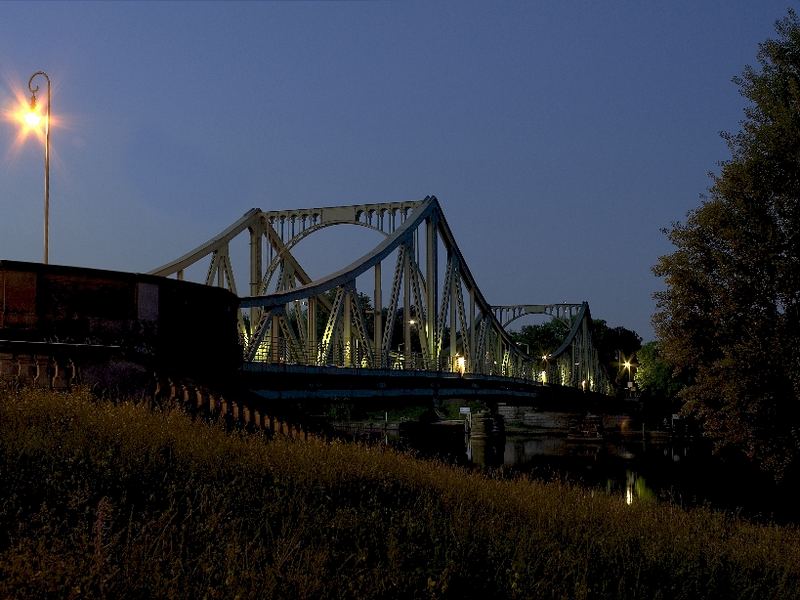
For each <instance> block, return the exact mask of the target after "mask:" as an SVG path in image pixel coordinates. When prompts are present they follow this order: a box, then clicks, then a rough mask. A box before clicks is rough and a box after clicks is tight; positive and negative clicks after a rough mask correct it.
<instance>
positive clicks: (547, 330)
mask: <svg viewBox="0 0 800 600" xmlns="http://www.w3.org/2000/svg"><path fill="white" fill-rule="evenodd" d="M567 335H569V325H567V324H566V323H565V322H564V321H562V320H560V319H552V320H550V321H547V322H545V323H541V324H539V325H525V326H524V327H523V328H522V329H520V330H519V331H513V332H511V338H512V339H513V340H514V341H515V342H516V343H517V344H518V345H520V346H524V347H525V350H526V351H529V352H530V354H531V355H532V356H546V355H548V354H550V353H552V352H555V351H556V350H558V347H559V346H560V345H561V343H562V342H563V341H564V340H565V339H566V337H567Z"/></svg>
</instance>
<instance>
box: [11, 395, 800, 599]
mask: <svg viewBox="0 0 800 600" xmlns="http://www.w3.org/2000/svg"><path fill="white" fill-rule="evenodd" d="M798 585H800V531H798V530H797V529H793V528H783V527H777V526H776V527H769V526H756V525H750V524H746V523H743V522H739V521H736V520H735V519H733V518H731V517H726V516H722V515H720V514H715V513H712V512H708V511H706V510H693V511H690V512H686V511H683V510H680V509H677V508H672V507H665V506H655V505H638V506H637V505H633V506H627V505H625V504H624V502H622V501H620V500H619V499H614V498H611V497H608V496H605V495H603V494H599V493H596V494H594V495H592V494H591V493H589V492H587V491H584V490H581V489H578V488H574V487H570V486H567V485H562V484H557V483H549V484H540V483H535V482H530V481H524V480H519V481H501V480H492V479H488V478H486V477H484V476H481V475H478V474H474V473H467V472H463V471H460V470H457V469H453V468H450V467H447V466H444V465H440V464H435V463H431V462H424V461H418V460H414V459H413V458H410V457H408V456H405V455H401V454H398V453H395V452H393V451H389V450H383V449H380V448H364V447H358V446H352V445H347V444H341V443H328V442H324V441H319V440H311V441H293V440H288V439H275V440H273V441H268V440H266V439H265V438H263V437H261V436H258V435H246V434H241V433H226V432H225V431H224V430H222V429H221V428H219V427H215V426H209V425H205V424H202V423H198V422H192V421H191V420H190V419H188V418H187V417H186V416H184V415H183V414H182V413H180V412H179V411H172V412H163V413H151V412H149V411H148V410H147V409H146V408H144V407H142V406H135V405H132V404H127V403H122V404H118V405H113V404H111V403H95V402H93V401H92V400H91V398H90V397H89V396H88V394H83V393H73V394H69V395H62V394H55V393H45V392H35V391H23V392H20V393H15V392H10V391H0V597H1V598H6V597H19V598H35V597H43V596H46V595H48V594H52V595H53V596H55V597H76V598H78V597H109V598H111V597H113V598H121V597H176V598H177V597H183V598H203V597H207V598H223V597H225V598H227V597H231V598H233V597H239V598H248V597H265V598H268V597H285V598H308V597H333V598H335V597H348V598H375V597H382V598H400V597H417V598H442V597H453V598H498V597H518V598H550V597H555V598H602V597H612V598H701V597H718V598H736V597H746V598H759V599H760V598H791V597H800V591H799V590H798Z"/></svg>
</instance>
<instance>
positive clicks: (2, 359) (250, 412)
mask: <svg viewBox="0 0 800 600" xmlns="http://www.w3.org/2000/svg"><path fill="white" fill-rule="evenodd" d="M0 382H6V383H7V384H10V385H11V386H13V387H22V386H25V387H31V388H35V389H44V390H55V391H69V390H71V389H72V388H74V387H75V386H76V385H78V384H79V383H80V369H79V368H78V366H77V365H76V364H75V362H74V361H73V360H72V359H71V358H56V357H53V356H48V355H37V354H20V353H13V354H12V353H6V352H0ZM152 389H153V393H152V396H153V399H154V400H155V401H156V402H163V401H176V402H178V403H179V404H181V405H182V406H183V407H184V408H185V409H186V410H187V411H189V412H191V413H193V414H195V415H202V416H204V417H207V418H211V419H215V418H221V419H223V420H224V421H225V423H226V424H227V425H229V426H233V427H243V428H245V429H248V430H251V431H263V432H265V433H269V434H278V435H286V436H290V437H295V438H299V437H307V436H308V432H307V431H306V430H304V429H303V428H302V426H301V425H300V424H299V423H297V422H294V421H292V420H289V419H287V418H285V417H277V416H275V415H268V414H266V413H265V412H264V411H263V410H262V409H259V408H254V407H252V406H250V405H249V404H247V403H246V402H242V401H239V400H232V399H229V398H226V397H224V396H222V395H219V394H215V393H213V392H211V391H209V390H207V389H205V388H203V387H202V386H196V385H193V384H189V383H181V382H175V381H173V380H170V379H161V378H158V379H157V380H156V382H155V386H154V388H152Z"/></svg>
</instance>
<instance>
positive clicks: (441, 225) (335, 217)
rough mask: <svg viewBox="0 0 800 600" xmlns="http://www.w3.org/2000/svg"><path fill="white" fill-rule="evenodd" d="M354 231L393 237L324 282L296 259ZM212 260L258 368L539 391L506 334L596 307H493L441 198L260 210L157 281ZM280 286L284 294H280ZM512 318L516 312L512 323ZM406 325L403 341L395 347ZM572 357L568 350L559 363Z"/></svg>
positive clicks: (532, 361)
mask: <svg viewBox="0 0 800 600" xmlns="http://www.w3.org/2000/svg"><path fill="white" fill-rule="evenodd" d="M342 224H348V225H357V226H362V227H366V228H369V229H372V230H375V231H378V232H379V233H381V234H382V235H383V239H382V241H381V242H380V243H379V244H378V245H377V246H375V247H374V248H373V249H372V250H371V251H369V252H367V253H366V254H364V255H363V256H361V257H359V258H358V259H356V260H355V261H353V262H352V263H350V264H349V265H347V266H344V267H343V268H341V269H339V270H337V271H335V272H332V273H329V274H328V275H325V276H323V277H319V278H316V279H312V278H311V277H310V276H309V275H308V273H307V272H306V271H305V270H304V269H303V267H302V266H301V265H300V263H299V262H298V260H297V258H296V257H295V256H294V255H293V254H292V250H293V249H294V248H295V246H296V245H297V244H298V243H299V242H300V241H301V240H303V239H305V238H307V237H308V236H310V235H311V234H313V233H315V232H317V231H320V230H321V229H324V228H326V227H331V226H334V225H342ZM240 235H244V236H249V242H250V244H249V247H250V260H249V293H247V294H244V295H242V294H239V293H238V292H237V286H236V280H235V277H234V272H233V271H234V270H233V264H232V262H231V260H230V252H229V244H230V242H231V241H232V240H233V239H235V238H237V237H238V236H240ZM203 261H207V262H208V263H209V264H208V271H207V276H206V279H205V283H206V284H208V285H218V286H222V287H227V288H228V289H230V290H231V291H233V292H234V293H237V295H239V296H240V307H241V309H242V310H241V311H240V316H239V331H240V336H241V339H242V344H243V347H244V355H245V359H246V360H247V361H252V362H267V363H296V364H301V365H310V366H322V365H332V366H341V367H351V368H369V369H386V368H393V367H398V366H399V367H400V368H404V369H421V370H428V371H430V370H433V371H446V372H448V371H449V372H452V371H459V372H461V373H462V374H466V373H469V374H476V375H500V376H506V377H519V378H523V379H529V380H533V381H536V380H537V379H538V378H539V375H540V371H541V369H540V365H539V364H538V362H539V360H540V359H539V357H532V356H529V355H528V354H526V353H525V352H523V351H522V350H521V349H519V348H518V347H517V346H516V344H515V343H514V341H513V339H512V338H511V336H510V335H509V334H508V332H507V331H506V329H505V325H507V324H508V323H510V322H511V321H513V320H514V319H516V318H519V316H522V314H532V313H531V312H530V311H533V310H536V307H544V308H543V309H542V310H543V311H545V314H551V315H554V316H556V318H566V315H567V314H568V313H567V312H564V311H566V310H567V309H566V308H564V307H572V308H569V310H570V311H573V312H575V314H576V316H577V313H578V312H580V311H576V310H575V309H574V307H576V306H585V310H584V311H583V312H581V314H582V315H583V314H585V315H586V318H587V319H588V305H585V303H584V305H523V306H522V308H521V309H520V308H519V307H516V308H514V307H493V306H492V305H490V304H489V303H488V302H487V300H486V299H485V297H484V295H483V293H482V292H481V290H480V289H479V287H478V285H477V283H476V281H475V279H474V277H473V276H472V273H471V272H470V270H469V267H468V265H467V264H466V261H465V260H464V257H463V254H462V253H461V251H460V249H459V247H458V245H457V243H456V240H455V236H454V235H453V233H452V231H451V230H450V227H449V225H448V223H447V220H446V218H445V215H444V212H443V211H442V208H441V206H440V204H439V202H438V200H437V199H436V198H435V197H434V196H427V197H425V198H424V199H422V200H418V201H406V202H393V203H391V202H390V203H379V204H359V205H350V206H334V207H324V208H312V209H294V210H286V211H268V212H265V211H261V210H259V209H251V210H250V211H248V212H247V213H245V214H244V215H243V216H242V217H241V218H240V219H239V220H237V221H236V222H234V223H233V224H232V225H231V226H229V227H228V228H227V229H225V230H223V231H222V232H220V233H219V234H218V235H216V236H214V237H213V238H211V239H210V240H208V241H207V242H205V243H203V244H201V245H200V246H198V247H197V248H195V249H194V250H192V251H190V252H188V253H187V254H185V255H183V256H182V257H180V258H178V259H176V260H174V261H172V262H170V263H167V264H166V265H163V266H162V267H159V268H158V269H154V270H153V271H152V272H151V273H152V274H155V275H161V276H176V277H178V278H182V277H183V273H184V270H185V269H187V268H188V267H190V266H192V265H196V264H199V263H201V262H203ZM440 264H442V265H443V266H444V269H442V270H441V271H443V273H444V274H443V276H440V269H439V265H440ZM389 269H393V270H392V271H389ZM384 271H386V273H387V274H389V273H391V274H392V277H391V282H392V283H391V285H390V286H389V287H390V289H388V290H384V289H383V273H384ZM370 273H371V274H372V281H373V285H372V286H371V289H369V290H367V293H366V295H367V296H369V298H370V300H371V304H372V306H373V307H375V308H373V310H371V311H370V312H368V311H367V309H366V307H365V306H363V304H364V303H363V302H362V298H363V296H364V295H365V292H364V291H360V290H358V289H357V288H356V278H362V282H363V277H364V276H368V275H370ZM273 280H274V282H275V290H274V291H269V292H268V291H267V289H268V286H269V285H270V282H271V281H273ZM387 292H388V293H387ZM548 307H549V308H548ZM507 308H510V310H511V312H510V313H508V314H506V313H504V310H505V309H507ZM498 309H499V311H498ZM525 310H527V311H528V312H527V313H525V312H524V311H525ZM548 310H549V311H550V313H547V312H546V311H548ZM515 311H516V312H515ZM569 314H570V315H571V314H572V313H569ZM508 316H510V317H511V318H510V320H508V319H507V318H506V317H508ZM398 319H401V320H402V327H401V328H402V331H403V335H402V337H403V342H402V343H401V344H400V345H399V346H397V347H394V346H393V344H392V335H393V332H394V329H395V323H396V321H397V320H398ZM583 332H584V329H581V328H580V327H579V328H578V329H576V330H575V331H571V333H570V339H571V340H573V342H571V343H575V342H576V340H577V341H580V340H583V339H586V340H590V336H587V335H584V333H583ZM412 339H413V340H414V343H413V344H412ZM414 348H417V349H419V351H418V352H417V351H415V350H414ZM581 352H583V351H582V350H581ZM566 353H567V351H566V350H562V351H560V354H559V356H561V355H566ZM554 357H555V354H554ZM572 371H576V369H572V370H571V372H572ZM576 377H577V378H578V379H579V380H580V381H581V382H582V381H588V382H589V383H588V389H594V382H595V381H596V378H595V377H593V376H587V377H586V378H584V379H580V378H581V377H582V375H581V374H578V375H571V376H570V383H569V385H576V384H575V381H576ZM577 385H578V386H579V387H580V385H581V383H578V384H577ZM582 385H583V386H584V387H587V384H586V383H584V384H582Z"/></svg>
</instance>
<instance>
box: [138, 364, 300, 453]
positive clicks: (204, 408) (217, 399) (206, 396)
mask: <svg viewBox="0 0 800 600" xmlns="http://www.w3.org/2000/svg"><path fill="white" fill-rule="evenodd" d="M153 396H154V399H155V401H156V402H163V401H168V402H169V401H174V402H177V403H179V404H180V405H181V406H183V407H184V408H185V409H186V410H187V411H188V412H190V413H192V414H193V415H196V416H200V417H202V418H207V419H212V420H214V419H221V420H222V421H224V422H225V424H226V425H227V426H229V427H241V428H244V429H247V430H249V431H262V432H264V433H267V434H271V435H274V434H278V435H286V436H289V437H293V438H304V439H307V438H308V431H307V430H306V429H304V428H303V427H302V425H301V424H300V423H299V422H296V421H292V420H290V419H287V418H286V417H278V416H275V415H270V414H267V413H266V412H264V411H263V410H262V409H260V408H255V407H253V406H251V405H250V404H249V403H248V402H244V401H241V400H236V399H231V398H226V397H225V396H223V395H220V394H216V393H214V392H211V391H209V390H208V389H206V388H204V387H202V386H197V385H194V384H191V383H182V382H175V381H173V380H171V379H163V380H158V381H157V382H156V386H155V391H154V394H153Z"/></svg>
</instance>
